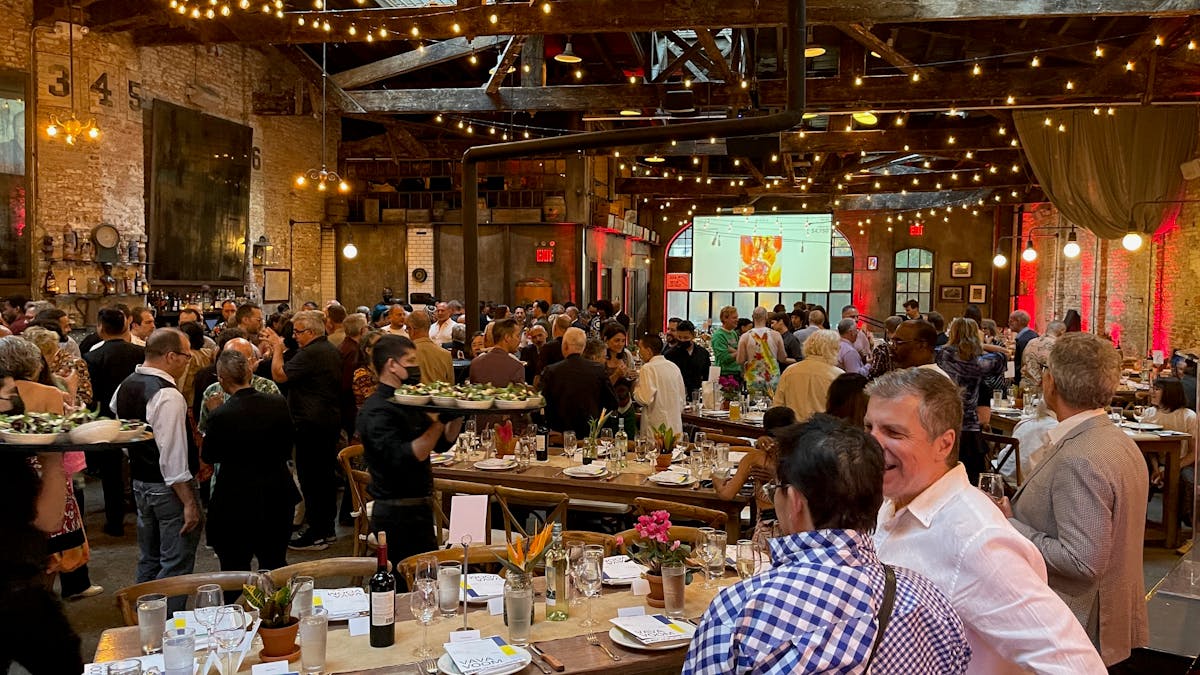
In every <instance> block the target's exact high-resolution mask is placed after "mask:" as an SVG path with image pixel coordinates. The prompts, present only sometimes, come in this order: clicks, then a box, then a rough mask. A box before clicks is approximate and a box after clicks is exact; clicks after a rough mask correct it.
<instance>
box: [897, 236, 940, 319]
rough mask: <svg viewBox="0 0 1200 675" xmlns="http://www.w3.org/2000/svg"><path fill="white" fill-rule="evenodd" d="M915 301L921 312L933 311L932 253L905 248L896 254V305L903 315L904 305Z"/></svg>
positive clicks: (899, 312) (920, 249) (921, 249)
mask: <svg viewBox="0 0 1200 675" xmlns="http://www.w3.org/2000/svg"><path fill="white" fill-rule="evenodd" d="M909 300H916V301H917V304H918V305H920V310H921V311H922V312H928V311H929V310H931V309H933V251H928V250H926V249H923V248H906V249H904V250H903V251H900V252H898V253H896V305H895V307H893V308H892V309H893V311H894V312H895V313H896V314H899V315H903V314H904V303H906V302H908V301H909Z"/></svg>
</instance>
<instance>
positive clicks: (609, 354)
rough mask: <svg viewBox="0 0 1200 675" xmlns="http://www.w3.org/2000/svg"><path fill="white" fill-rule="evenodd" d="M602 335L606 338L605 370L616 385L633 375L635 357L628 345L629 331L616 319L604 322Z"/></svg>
mask: <svg viewBox="0 0 1200 675" xmlns="http://www.w3.org/2000/svg"><path fill="white" fill-rule="evenodd" d="M601 335H602V336H603V339H604V347H605V351H604V370H605V372H607V373H608V379H609V381H610V382H612V383H613V384H614V385H615V384H616V383H617V382H618V381H620V380H622V379H628V378H630V376H632V375H633V357H632V356H631V355H630V353H629V350H628V349H626V346H627V345H628V344H629V331H627V330H626V329H625V326H622V325H621V324H619V323H617V322H616V321H609V322H607V323H605V324H604V327H603V329H602V333H601Z"/></svg>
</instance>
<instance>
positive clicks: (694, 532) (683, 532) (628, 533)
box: [617, 525, 700, 553]
mask: <svg viewBox="0 0 1200 675" xmlns="http://www.w3.org/2000/svg"><path fill="white" fill-rule="evenodd" d="M667 536H668V537H670V538H671V539H672V540H675V539H678V540H679V541H681V542H683V543H685V544H687V545H689V546H691V547H692V550H695V549H696V544H697V543H699V541H700V528H698V527H687V526H686V525H672V526H671V529H670V531H668V532H667ZM617 537H619V538H620V539H621V541H622V544H621V545H620V546H619V547H617V550H618V551H620V552H621V553H626V552H627V550H626V548H627V546H628V544H629V543H630V542H633V541H637V540H639V539H640V538H641V537H639V536H638V533H637V530H636V529H631V530H625V531H624V532H618V533H617Z"/></svg>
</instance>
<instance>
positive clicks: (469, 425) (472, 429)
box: [462, 417, 479, 437]
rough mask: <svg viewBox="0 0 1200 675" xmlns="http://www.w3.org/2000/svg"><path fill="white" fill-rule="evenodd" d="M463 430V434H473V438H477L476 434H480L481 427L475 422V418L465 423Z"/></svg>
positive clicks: (468, 419)
mask: <svg viewBox="0 0 1200 675" xmlns="http://www.w3.org/2000/svg"><path fill="white" fill-rule="evenodd" d="M462 430H463V433H467V434H471V436H472V437H473V436H475V434H477V433H479V425H478V423H477V422H476V421H475V418H474V417H468V418H467V421H466V422H463V428H462Z"/></svg>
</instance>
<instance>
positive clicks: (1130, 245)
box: [1121, 232, 1142, 251]
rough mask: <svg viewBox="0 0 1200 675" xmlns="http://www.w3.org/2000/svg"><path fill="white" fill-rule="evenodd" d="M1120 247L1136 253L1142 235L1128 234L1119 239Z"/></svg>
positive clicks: (1139, 246) (1140, 244)
mask: <svg viewBox="0 0 1200 675" xmlns="http://www.w3.org/2000/svg"><path fill="white" fill-rule="evenodd" d="M1121 245H1122V246H1124V247H1125V250H1126V251H1136V250H1138V249H1139V248H1141V247H1142V235H1140V234H1138V233H1137V232H1130V233H1129V234H1127V235H1125V236H1124V237H1122V238H1121Z"/></svg>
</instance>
